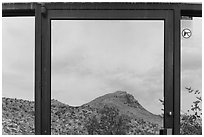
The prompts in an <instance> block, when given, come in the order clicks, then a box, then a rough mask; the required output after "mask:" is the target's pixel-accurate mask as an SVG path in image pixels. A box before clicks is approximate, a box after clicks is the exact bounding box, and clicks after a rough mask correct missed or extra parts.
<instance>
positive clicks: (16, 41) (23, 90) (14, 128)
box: [2, 17, 35, 135]
mask: <svg viewBox="0 0 204 137" xmlns="http://www.w3.org/2000/svg"><path fill="white" fill-rule="evenodd" d="M34 23H35V20H34V17H26V18H23V17H22V18H13V17H12V18H11V17H9V18H3V19H2V40H3V42H2V45H3V46H2V96H3V97H2V134H6V135H7V134H8V135H12V134H17V135H22V134H23V135H28V134H34V132H35V131H34V130H35V129H34V45H35V24H34Z"/></svg>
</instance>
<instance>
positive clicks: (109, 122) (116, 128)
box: [85, 106, 130, 135]
mask: <svg viewBox="0 0 204 137" xmlns="http://www.w3.org/2000/svg"><path fill="white" fill-rule="evenodd" d="M129 123H130V118H129V117H128V116H126V115H119V110H118V109H116V108H115V107H109V106H104V107H103V108H102V109H101V110H99V115H98V117H97V116H96V115H94V116H92V117H91V118H90V119H89V120H88V121H87V123H86V124H85V126H86V128H87V131H88V133H89V134H99V135H123V134H126V133H127V132H128V130H129Z"/></svg>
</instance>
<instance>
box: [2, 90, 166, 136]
mask: <svg viewBox="0 0 204 137" xmlns="http://www.w3.org/2000/svg"><path fill="white" fill-rule="evenodd" d="M2 105H3V106H2V125H3V126H2V128H3V130H2V132H3V134H34V102H31V101H26V100H22V99H12V98H3V99H2ZM106 107H111V108H114V110H117V112H118V116H123V117H122V118H123V122H122V123H126V125H127V126H126V127H127V128H126V127H125V128H126V130H125V134H158V133H159V132H158V130H159V129H160V128H161V123H162V118H161V117H160V116H158V115H154V114H152V113H150V112H148V111H147V110H146V109H145V108H143V107H142V106H141V105H140V104H139V102H138V101H137V100H135V98H134V97H133V96H132V95H130V94H128V93H127V92H122V91H117V92H114V93H111V94H106V95H104V96H101V97H98V98H96V99H94V100H93V101H91V102H89V103H87V104H84V105H82V106H79V107H72V106H69V105H66V104H63V103H61V102H59V101H57V100H54V99H53V100H52V101H51V117H52V118H51V120H52V121H51V122H52V125H51V131H52V134H61V135H63V134H64V135H67V134H82V135H86V134H90V125H94V124H96V123H98V125H99V126H101V125H102V126H104V125H105V127H106V124H108V123H107V121H106V123H104V121H105V120H104V118H106V119H107V117H108V115H107V116H104V113H102V112H105V111H104V108H106ZM115 112H116V111H114V113H115ZM114 113H113V114H114ZM94 117H97V119H96V120H95V121H94V119H93V118H94ZM114 117H115V116H114ZM124 117H125V118H124ZM108 118H109V117H108ZM112 119H113V118H112ZM126 119H129V120H126ZM120 120H121V117H120V119H119V122H120ZM124 121H125V122H124ZM91 122H92V123H91ZM94 122H95V123H94ZM115 122H116V123H117V122H118V120H117V119H116V121H115ZM115 122H114V121H113V123H115ZM93 128H95V126H93ZM98 128H99V127H98ZM116 128H117V126H116ZM99 130H100V132H94V133H95V134H103V133H105V131H102V130H103V129H102V128H99ZM115 133H116V132H115ZM113 134H114V133H113Z"/></svg>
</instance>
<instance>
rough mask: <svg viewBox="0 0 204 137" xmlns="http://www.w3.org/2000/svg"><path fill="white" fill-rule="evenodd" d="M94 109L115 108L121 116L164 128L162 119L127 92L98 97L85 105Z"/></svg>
mask: <svg viewBox="0 0 204 137" xmlns="http://www.w3.org/2000/svg"><path fill="white" fill-rule="evenodd" d="M85 105H89V106H91V107H93V108H99V109H100V108H103V107H104V106H105V105H108V106H114V107H116V108H117V109H119V111H120V113H121V114H126V115H128V116H131V117H132V118H139V119H143V120H145V121H149V122H152V123H155V124H159V125H160V126H162V117H161V116H159V115H154V114H152V113H151V112H149V111H147V110H146V109H145V108H144V107H143V106H141V105H140V103H139V102H138V101H137V100H136V99H135V98H134V96H133V95H131V94H128V93H127V92H125V91H116V92H114V93H110V94H106V95H104V96H101V97H98V98H96V99H94V100H93V101H91V102H89V103H87V104H85Z"/></svg>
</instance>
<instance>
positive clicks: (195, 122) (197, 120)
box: [180, 87, 202, 135]
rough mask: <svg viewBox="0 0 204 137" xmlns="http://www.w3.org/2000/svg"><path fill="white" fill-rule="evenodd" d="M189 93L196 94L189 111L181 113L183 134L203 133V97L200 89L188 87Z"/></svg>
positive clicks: (181, 131)
mask: <svg viewBox="0 0 204 137" xmlns="http://www.w3.org/2000/svg"><path fill="white" fill-rule="evenodd" d="M186 89H187V91H188V93H190V94H194V95H195V101H194V102H193V104H192V105H191V108H190V110H188V113H185V114H183V115H181V127H180V133H181V134H182V135H202V109H201V104H202V98H201V95H200V91H199V90H193V89H191V87H189V88H187V87H186Z"/></svg>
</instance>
